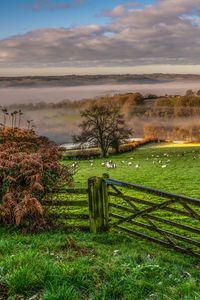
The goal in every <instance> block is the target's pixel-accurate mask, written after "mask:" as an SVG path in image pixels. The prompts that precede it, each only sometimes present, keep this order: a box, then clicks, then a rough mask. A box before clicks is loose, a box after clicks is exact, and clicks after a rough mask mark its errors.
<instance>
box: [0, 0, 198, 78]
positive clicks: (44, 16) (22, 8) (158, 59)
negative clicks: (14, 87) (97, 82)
mask: <svg viewBox="0 0 200 300" xmlns="http://www.w3.org/2000/svg"><path fill="white" fill-rule="evenodd" d="M0 28H1V30H0V76H5V75H35V74H38V75H44V74H50V75H52V74H71V73H73V74H74V73H77V74H95V73H155V72H163V73H196V74H197V73H198V74H200V0H135V1H131V0H1V1H0Z"/></svg>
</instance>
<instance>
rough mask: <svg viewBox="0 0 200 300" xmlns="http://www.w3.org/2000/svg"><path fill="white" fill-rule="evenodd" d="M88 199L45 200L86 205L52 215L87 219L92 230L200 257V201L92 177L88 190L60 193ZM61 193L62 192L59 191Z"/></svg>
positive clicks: (62, 204) (51, 202)
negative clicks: (79, 210)
mask: <svg viewBox="0 0 200 300" xmlns="http://www.w3.org/2000/svg"><path fill="white" fill-rule="evenodd" d="M64 192H66V193H68V194H76V195H77V194H79V195H85V199H84V200H75V201H70V200H63V199H62V200H59V199H56V200H55V199H52V200H44V201H43V203H44V205H45V206H64V207H69V206H72V207H80V208H83V207H85V209H86V213H84V214H83V213H80V214H74V213H69V212H68V213H60V212H59V213H57V214H56V213H52V217H54V218H55V217H63V218H65V219H67V220H70V219H76V220H85V221H86V222H87V226H85V227H87V228H88V229H90V231H91V232H93V233H96V232H102V231H109V230H112V229H115V230H118V231H120V232H124V233H125V234H129V235H133V236H136V237H138V238H142V239H145V240H148V241H150V242H154V243H157V244H159V245H162V246H164V247H166V248H173V249H175V250H176V251H179V252H183V253H186V254H189V255H193V256H196V257H198V258H200V200H198V199H194V198H191V197H185V196H181V195H177V194H173V193H168V192H164V191H160V190H157V189H153V188H149V187H144V186H140V185H137V184H132V183H127V182H122V181H118V180H114V179H110V178H109V177H108V176H107V175H106V174H104V176H103V177H102V178H99V177H92V178H89V179H88V188H87V189H73V190H72V189H66V190H62V191H60V193H64ZM58 195H59V194H58Z"/></svg>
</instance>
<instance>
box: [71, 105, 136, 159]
mask: <svg viewBox="0 0 200 300" xmlns="http://www.w3.org/2000/svg"><path fill="white" fill-rule="evenodd" d="M81 117H82V118H83V121H82V123H80V125H79V127H80V129H81V133H80V134H79V135H77V136H74V141H75V142H79V143H86V142H88V143H91V144H93V145H96V146H98V147H99V148H100V149H101V155H102V157H106V156H107V155H108V150H109V147H112V148H114V149H115V150H116V152H118V151H119V146H120V144H121V143H122V142H123V141H124V140H125V139H127V138H129V137H130V135H131V133H132V132H131V130H130V129H129V128H128V127H127V126H126V124H125V120H124V117H123V115H122V114H121V112H120V109H119V108H118V107H115V106H112V105H96V104H94V105H93V106H91V107H90V108H89V109H86V110H84V111H82V112H81Z"/></svg>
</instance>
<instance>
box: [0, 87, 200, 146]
mask: <svg viewBox="0 0 200 300" xmlns="http://www.w3.org/2000/svg"><path fill="white" fill-rule="evenodd" d="M50 89H51V88H50ZM150 91H151V90H150ZM184 94H185V96H181V95H178V94H177V95H166V94H162V96H159V94H157V93H153V92H149V93H143V94H142V93H133V92H129V93H120V94H114V95H113V96H112V95H104V96H98V97H91V98H87V99H82V100H77V101H74V100H63V101H60V102H59V101H55V102H54V101H49V102H48V101H32V102H25V103H23V101H22V102H21V104H19V103H18V104H17V103H15V104H10V105H6V106H5V107H7V109H8V111H9V114H10V113H11V112H13V111H16V110H17V111H18V110H19V109H20V110H22V111H23V118H22V121H21V124H22V126H23V127H27V125H28V124H27V120H33V123H34V125H35V126H36V128H37V131H38V133H39V134H41V135H45V136H47V137H49V138H50V139H52V140H54V141H55V142H57V143H59V144H62V143H66V142H71V141H72V137H73V135H74V134H77V133H78V131H79V126H78V125H79V123H80V122H81V117H80V112H81V111H83V110H85V109H87V108H88V107H90V106H91V105H92V104H94V103H95V104H102V103H103V104H109V103H110V104H113V105H116V106H118V107H120V109H121V112H122V113H123V114H124V116H125V120H126V122H127V124H128V126H129V127H130V128H131V129H132V130H133V137H143V136H147V137H155V138H160V139H178V140H179V139H180V140H182V139H183V140H194V141H196V140H197V139H200V135H199V132H200V131H199V128H200V121H199V115H200V92H199V90H194V91H192V90H191V89H189V90H187V92H184ZM9 116H10V115H9ZM1 118H2V120H3V114H2V116H1ZM7 122H8V123H9V122H10V123H11V117H8V119H7Z"/></svg>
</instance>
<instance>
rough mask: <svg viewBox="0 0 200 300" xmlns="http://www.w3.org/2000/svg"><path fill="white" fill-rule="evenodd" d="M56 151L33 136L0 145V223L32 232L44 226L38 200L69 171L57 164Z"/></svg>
mask: <svg viewBox="0 0 200 300" xmlns="http://www.w3.org/2000/svg"><path fill="white" fill-rule="evenodd" d="M59 159H60V151H59V149H58V147H56V146H55V145H54V144H53V143H51V142H49V141H48V140H47V139H45V138H42V137H37V136H36V135H35V134H34V133H32V134H26V135H23V137H22V141H21V139H20V137H19V136H13V137H12V139H10V136H9V138H8V139H7V138H6V136H4V139H3V140H1V141H0V222H1V223H4V224H17V225H25V226H27V225H28V226H29V227H30V228H36V227H39V226H40V225H42V226H43V225H44V224H45V220H44V215H43V208H42V205H41V203H40V200H41V199H42V198H43V197H44V195H45V194H46V193H48V192H50V191H51V190H52V189H56V188H58V187H59V186H60V185H61V184H63V182H65V184H67V183H68V184H70V182H71V181H72V170H70V169H69V168H68V167H66V166H63V165H61V164H60V163H59Z"/></svg>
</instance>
